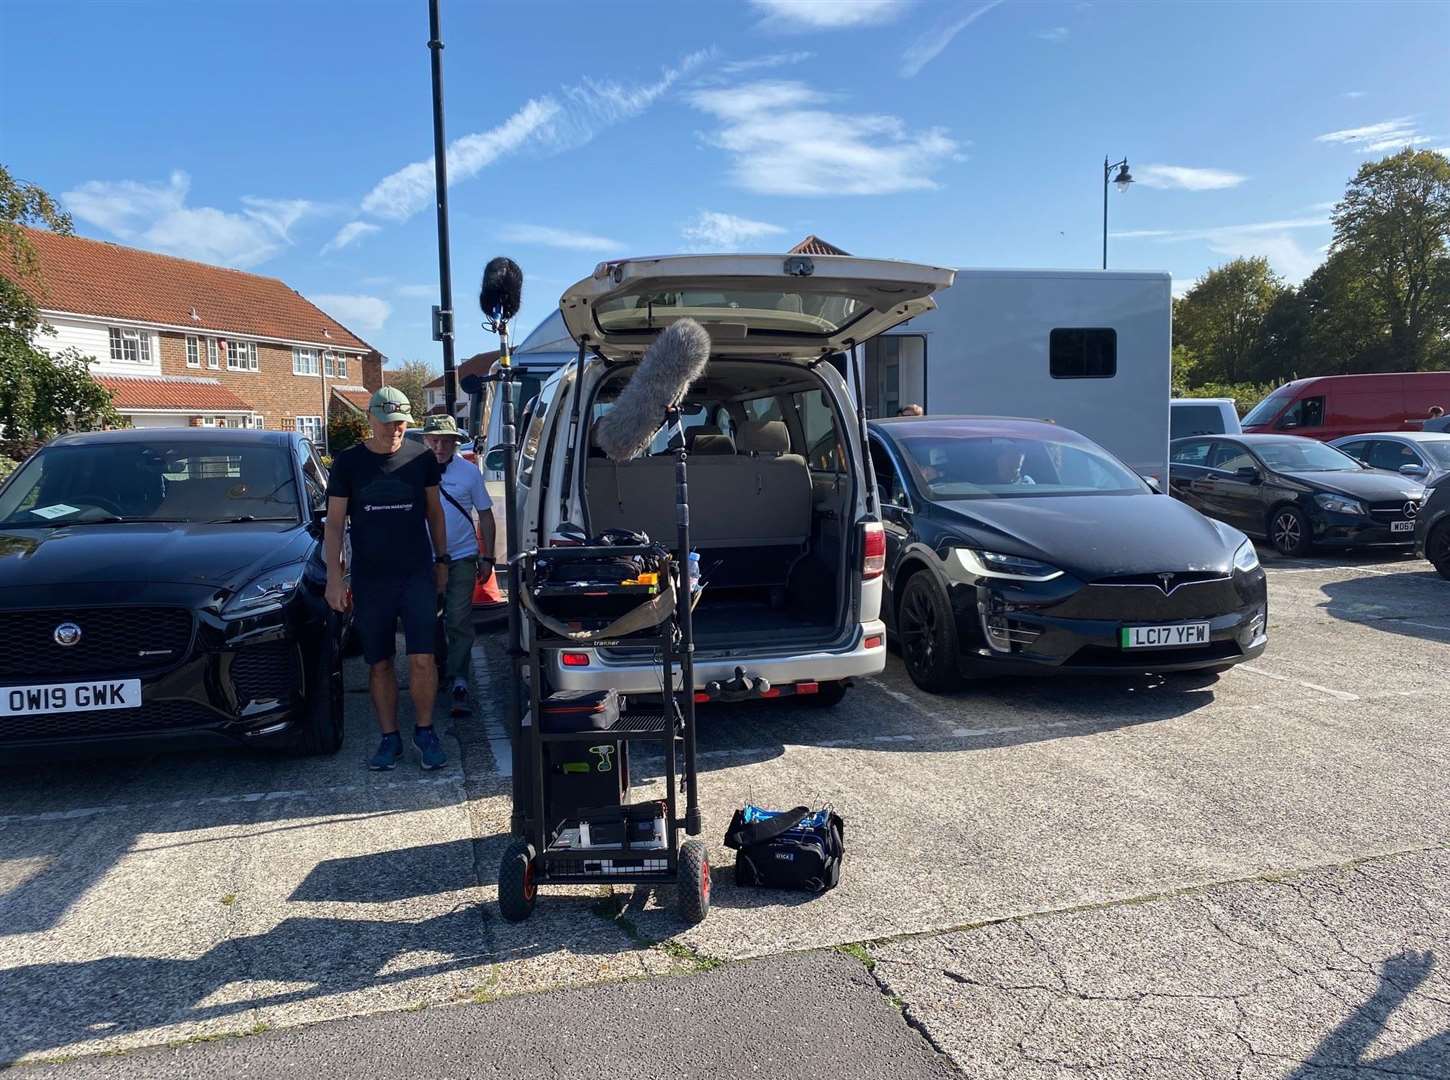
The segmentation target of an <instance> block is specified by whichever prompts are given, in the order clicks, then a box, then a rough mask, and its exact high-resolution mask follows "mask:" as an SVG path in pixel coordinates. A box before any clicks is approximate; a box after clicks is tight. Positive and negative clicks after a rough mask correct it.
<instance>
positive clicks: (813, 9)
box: [750, 0, 907, 30]
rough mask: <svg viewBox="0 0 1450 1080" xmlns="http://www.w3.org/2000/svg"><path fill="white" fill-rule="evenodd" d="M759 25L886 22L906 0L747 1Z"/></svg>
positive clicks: (801, 26) (801, 27)
mask: <svg viewBox="0 0 1450 1080" xmlns="http://www.w3.org/2000/svg"><path fill="white" fill-rule="evenodd" d="M750 5H751V7H753V8H755V10H756V11H758V12H760V13H761V15H763V16H764V19H763V20H762V22H763V24H764V25H766V26H770V27H775V28H779V29H782V30H841V29H845V28H849V27H852V26H874V25H878V24H880V23H888V22H891V21H892V20H893V19H895V18H896V17H897V16H898V15H900V14H901V13H902V12H903V11H904V10H906V6H907V0H750Z"/></svg>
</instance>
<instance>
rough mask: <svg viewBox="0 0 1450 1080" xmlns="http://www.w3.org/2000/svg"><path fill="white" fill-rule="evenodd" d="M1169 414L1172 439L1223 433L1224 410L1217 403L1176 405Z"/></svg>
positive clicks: (1170, 436)
mask: <svg viewBox="0 0 1450 1080" xmlns="http://www.w3.org/2000/svg"><path fill="white" fill-rule="evenodd" d="M1168 415H1169V427H1170V429H1171V430H1170V431H1169V434H1168V437H1169V438H1170V439H1186V438H1188V437H1189V436H1192V435H1222V434H1223V412H1222V411H1221V410H1220V409H1219V407H1218V406H1217V405H1174V406H1173V407H1172V408H1171V410H1170V411H1169V414H1168Z"/></svg>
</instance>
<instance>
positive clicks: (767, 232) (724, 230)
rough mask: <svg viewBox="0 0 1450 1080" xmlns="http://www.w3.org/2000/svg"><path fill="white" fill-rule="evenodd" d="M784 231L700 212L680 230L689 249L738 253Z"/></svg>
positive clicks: (749, 220)
mask: <svg viewBox="0 0 1450 1080" xmlns="http://www.w3.org/2000/svg"><path fill="white" fill-rule="evenodd" d="M783 232H785V229H783V228H781V227H780V226H779V225H772V224H770V223H769V222H767V221H752V220H751V219H750V218H743V217H736V216H735V215H734V214H722V213H720V212H719V211H717V210H702V211H700V214H699V216H698V217H696V218H695V220H694V221H692V222H690V223H689V224H688V225H686V226H685V227H684V228H683V229H682V230H680V234H681V235H682V236H683V237H684V238H685V241H686V242H687V243H688V244H689V245H690V247H691V249H692V250H696V251H738V250H739V249H740V248H741V246H742V245H745V244H749V243H750V242H751V241H754V240H760V239H762V238H763V237H767V236H779V235H780V234H781V233H783Z"/></svg>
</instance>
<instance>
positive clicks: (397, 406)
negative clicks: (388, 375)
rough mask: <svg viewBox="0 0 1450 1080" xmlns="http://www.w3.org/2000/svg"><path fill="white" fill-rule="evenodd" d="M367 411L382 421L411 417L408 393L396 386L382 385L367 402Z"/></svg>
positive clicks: (411, 411)
mask: <svg viewBox="0 0 1450 1080" xmlns="http://www.w3.org/2000/svg"><path fill="white" fill-rule="evenodd" d="M368 412H370V413H372V414H373V416H374V417H375V418H376V419H378V420H382V421H383V422H385V423H387V422H391V421H394V420H411V419H413V406H412V405H410V404H408V395H407V394H405V393H403V392H402V391H401V390H399V389H398V388H397V387H396V386H384V387H383V388H382V389H381V390H379V391H378V392H377V393H375V394H374V395H373V396H372V400H371V401H369V402H368Z"/></svg>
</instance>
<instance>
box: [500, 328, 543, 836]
mask: <svg viewBox="0 0 1450 1080" xmlns="http://www.w3.org/2000/svg"><path fill="white" fill-rule="evenodd" d="M498 342H499V369H500V370H499V385H500V390H501V392H502V394H501V396H502V398H503V442H502V443H501V444H500V445H501V446H502V447H503V492H504V494H503V497H504V537H505V547H506V551H507V564H508V590H509V597H508V598H509V607H508V611H509V625H508V654H509V685H508V702H509V735H510V736H511V737H512V741H513V773H514V783H513V793H514V802H513V812H512V814H511V815H510V817H509V831H510V832H512V833H513V834H514V835H515V836H522V835H523V833H524V821H525V819H526V817H527V815H526V814H525V809H526V808H527V807H528V805H529V798H528V793H527V789H526V788H525V785H527V786H528V787H532V786H533V778H532V777H531V776H530V774H529V771H528V769H527V765H528V758H527V756H526V755H525V753H524V745H523V743H524V739H523V734H524V731H523V721H524V711H523V696H522V695H521V694H520V693H519V686H520V684H521V683H522V681H523V678H522V676H523V661H524V657H525V656H526V655H527V654H526V653H525V651H524V649H523V640H522V637H523V635H522V633H521V627H520V623H521V619H520V617H519V595H520V593H519V588H520V584H519V515H518V502H517V501H516V500H515V499H514V491H515V490H516V488H517V479H518V478H517V477H516V476H515V472H516V466H515V464H514V444H515V439H516V436H515V433H514V370H513V363H512V361H511V360H510V359H509V341H508V327H507V325H505V326H503V327H501V328H500V329H499V335H498ZM536 722H537V721H536Z"/></svg>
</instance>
